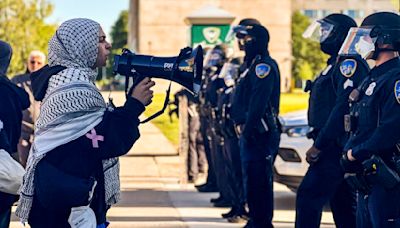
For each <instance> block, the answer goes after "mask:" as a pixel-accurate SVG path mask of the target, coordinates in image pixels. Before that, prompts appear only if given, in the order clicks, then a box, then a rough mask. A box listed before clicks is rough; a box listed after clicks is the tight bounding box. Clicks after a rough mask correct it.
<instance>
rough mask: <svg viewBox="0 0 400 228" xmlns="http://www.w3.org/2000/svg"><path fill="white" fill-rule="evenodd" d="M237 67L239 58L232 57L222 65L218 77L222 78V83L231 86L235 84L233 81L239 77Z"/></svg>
mask: <svg viewBox="0 0 400 228" xmlns="http://www.w3.org/2000/svg"><path fill="white" fill-rule="evenodd" d="M239 67H240V60H239V58H234V59H232V60H231V61H229V62H227V63H225V64H224V65H223V66H222V69H221V72H220V73H219V75H218V77H219V78H222V79H224V83H225V85H226V86H227V87H232V86H234V85H235V81H236V80H237V79H238V77H239Z"/></svg>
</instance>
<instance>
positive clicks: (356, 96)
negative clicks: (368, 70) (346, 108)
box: [349, 89, 360, 103]
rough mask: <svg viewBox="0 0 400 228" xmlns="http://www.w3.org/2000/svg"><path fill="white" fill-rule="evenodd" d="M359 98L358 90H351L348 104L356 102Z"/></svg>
mask: <svg viewBox="0 0 400 228" xmlns="http://www.w3.org/2000/svg"><path fill="white" fill-rule="evenodd" d="M359 98H360V90H359V89H353V91H351V93H350V95H349V102H351V103H354V102H357V101H358V100H359Z"/></svg>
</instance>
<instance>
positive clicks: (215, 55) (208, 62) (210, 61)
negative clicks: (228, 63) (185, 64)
mask: <svg viewBox="0 0 400 228" xmlns="http://www.w3.org/2000/svg"><path fill="white" fill-rule="evenodd" d="M223 56H224V53H223V52H222V50H218V49H211V50H208V51H207V53H206V56H205V57H204V63H203V66H204V68H210V67H214V66H218V65H220V64H222V62H223V61H224V59H223V58H224V57H223Z"/></svg>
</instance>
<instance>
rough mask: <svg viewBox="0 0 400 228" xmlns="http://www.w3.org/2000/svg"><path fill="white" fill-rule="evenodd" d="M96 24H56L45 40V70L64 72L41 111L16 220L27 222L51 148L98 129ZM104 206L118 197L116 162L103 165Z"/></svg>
mask: <svg viewBox="0 0 400 228" xmlns="http://www.w3.org/2000/svg"><path fill="white" fill-rule="evenodd" d="M99 31H100V25H99V24H98V23H97V22H95V21H92V20H89V19H82V18H78V19H72V20H68V21H66V22H64V23H62V24H61V25H60V27H59V28H58V29H57V31H56V33H55V34H54V36H53V37H52V38H51V40H50V41H49V61H48V62H49V65H50V66H56V65H61V66H65V67H67V68H66V69H65V70H63V71H60V72H59V73H58V74H56V75H53V76H52V77H51V78H50V80H49V84H48V88H47V91H46V95H45V97H44V99H43V101H42V104H41V107H40V115H39V118H38V120H37V122H36V126H35V127H36V128H35V140H34V143H33V145H32V147H31V151H30V155H29V158H28V164H27V170H26V171H27V172H26V174H25V176H24V181H23V185H22V187H21V197H20V202H19V205H18V208H17V211H16V215H17V216H18V217H19V218H21V221H22V222H26V221H27V219H28V217H29V212H30V209H31V207H32V202H33V197H34V173H35V168H36V165H37V164H38V163H39V161H40V160H41V159H42V158H43V157H45V156H46V154H47V153H48V152H49V151H51V150H53V149H54V148H56V147H58V146H60V145H63V144H66V143H68V142H71V141H73V140H75V139H77V138H79V137H81V136H83V135H84V134H86V133H87V132H88V131H90V130H91V129H93V128H94V127H95V126H96V125H98V124H99V123H100V122H101V121H102V118H103V114H104V111H105V109H106V104H105V102H104V99H103V97H102V96H101V94H100V92H99V90H98V89H97V88H96V86H95V85H94V80H95V79H96V76H97V72H96V70H95V69H93V68H94V66H95V63H96V59H97V55H98V42H99ZM103 170H105V173H104V182H105V191H106V193H105V194H106V195H105V197H106V203H107V204H108V205H111V204H115V203H116V202H117V201H118V200H119V196H120V192H119V190H120V183H119V163H118V159H117V158H113V159H107V160H103Z"/></svg>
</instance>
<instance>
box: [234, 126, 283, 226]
mask: <svg viewBox="0 0 400 228" xmlns="http://www.w3.org/2000/svg"><path fill="white" fill-rule="evenodd" d="M279 142H280V132H267V133H265V134H262V135H258V136H257V138H256V139H254V138H253V139H251V140H250V139H246V138H245V137H243V136H242V137H240V155H241V158H242V163H243V171H244V175H245V179H244V181H245V187H246V194H247V195H246V197H247V204H248V207H249V215H250V220H251V225H252V228H266V227H273V226H272V217H273V211H274V196H273V179H272V177H273V175H272V172H273V171H272V163H273V156H274V155H275V154H276V153H277V152H276V151H277V150H278V148H279Z"/></svg>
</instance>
